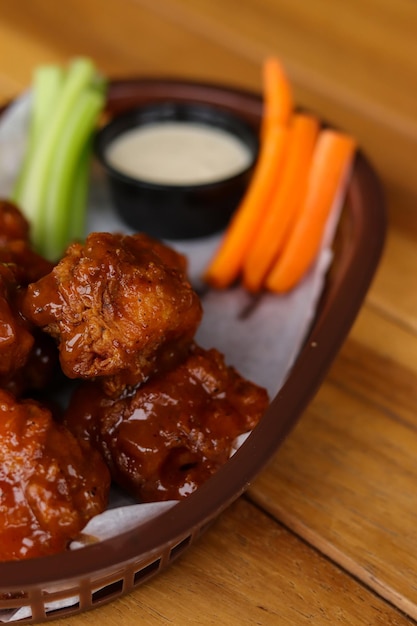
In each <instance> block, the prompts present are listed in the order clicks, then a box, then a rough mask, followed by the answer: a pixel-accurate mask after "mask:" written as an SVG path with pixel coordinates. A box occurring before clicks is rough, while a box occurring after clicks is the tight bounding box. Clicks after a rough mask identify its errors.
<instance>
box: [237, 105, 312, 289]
mask: <svg viewBox="0 0 417 626" xmlns="http://www.w3.org/2000/svg"><path fill="white" fill-rule="evenodd" d="M318 131H319V123H318V120H317V118H315V117H314V116H312V115H303V114H295V115H294V116H293V118H292V120H291V126H290V131H289V137H288V150H287V154H286V158H285V164H284V166H283V170H282V176H281V180H280V184H279V186H278V187H277V188H276V190H275V193H274V195H273V196H272V198H271V201H270V203H269V206H268V210H267V212H266V215H265V216H264V218H263V222H262V225H261V227H260V229H259V231H258V233H257V235H256V239H255V240H254V242H253V244H252V246H251V248H250V250H249V252H248V255H247V257H246V259H245V262H244V266H243V283H244V286H245V287H246V289H248V290H249V291H252V292H256V291H259V290H260V289H261V287H262V285H263V282H264V279H265V277H266V275H267V274H268V271H269V270H270V269H271V267H272V265H273V263H274V261H275V260H276V258H277V256H278V254H279V253H280V252H281V250H282V248H283V246H284V242H285V240H286V238H287V237H288V235H289V233H290V231H291V228H292V226H293V224H294V223H295V220H296V219H297V215H298V213H299V210H300V206H301V205H302V202H303V199H304V195H305V192H306V189H307V181H308V172H309V169H310V164H311V160H312V157H313V151H314V145H315V143H316V140H317V136H318Z"/></svg>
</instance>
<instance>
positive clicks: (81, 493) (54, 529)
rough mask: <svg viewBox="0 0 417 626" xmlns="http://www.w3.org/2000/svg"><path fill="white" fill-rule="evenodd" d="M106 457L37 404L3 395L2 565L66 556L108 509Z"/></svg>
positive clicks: (0, 436)
mask: <svg viewBox="0 0 417 626" xmlns="http://www.w3.org/2000/svg"><path fill="white" fill-rule="evenodd" d="M109 484H110V479H109V474H108V470H107V467H106V466H105V464H104V463H103V460H102V459H101V457H100V455H99V454H98V453H97V452H96V451H95V450H93V449H91V448H90V446H88V444H87V442H85V441H82V442H79V441H77V440H76V439H75V437H74V435H72V434H71V433H70V432H69V431H68V430H67V428H66V427H65V426H63V425H62V424H56V423H55V422H54V421H53V419H52V416H51V413H50V412H49V411H48V410H47V409H46V408H44V407H42V406H40V405H39V404H37V403H36V402H34V401H30V400H26V401H23V402H17V401H16V400H15V399H14V397H13V396H12V395H11V394H9V393H8V392H6V391H4V390H0V560H2V561H7V560H16V559H26V558H31V557H35V556H43V555H47V554H52V553H55V552H59V551H62V550H64V549H65V548H66V547H67V544H68V542H69V541H70V540H71V539H73V538H74V537H76V535H77V534H78V533H79V531H80V530H81V529H82V528H83V527H84V526H85V524H86V523H87V522H88V520H89V519H90V518H91V517H93V516H94V515H96V514H98V513H101V512H102V511H103V510H104V509H105V507H106V506H107V498H108V492H109Z"/></svg>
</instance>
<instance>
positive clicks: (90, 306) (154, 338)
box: [23, 233, 201, 394]
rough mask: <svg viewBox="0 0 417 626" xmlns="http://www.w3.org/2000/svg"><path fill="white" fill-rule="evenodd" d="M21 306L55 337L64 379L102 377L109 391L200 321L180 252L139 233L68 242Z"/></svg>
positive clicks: (148, 369)
mask: <svg viewBox="0 0 417 626" xmlns="http://www.w3.org/2000/svg"><path fill="white" fill-rule="evenodd" d="M23 309H24V313H25V315H26V316H27V317H28V319H30V320H31V321H32V322H33V323H35V324H37V325H38V326H40V327H42V328H43V329H44V330H45V331H46V332H48V333H49V334H50V335H52V336H53V337H54V338H55V339H56V340H57V341H58V344H59V352H60V361H61V366H62V369H63V371H64V373H65V374H66V375H67V376H68V377H69V378H84V379H91V378H96V377H100V378H104V379H105V382H104V385H105V388H106V391H107V393H109V394H117V393H119V392H120V391H121V390H122V389H123V388H125V387H126V386H136V385H137V384H139V383H141V382H143V381H144V380H146V379H147V377H148V376H149V375H151V374H154V373H155V372H156V371H163V370H165V369H167V368H169V367H170V366H171V364H172V363H175V362H177V361H178V360H179V359H180V358H182V356H183V355H184V353H185V351H186V350H187V348H188V346H189V344H190V342H191V340H192V338H193V336H194V334H195V331H196V329H197V326H198V324H199V322H200V319H201V305H200V301H199V299H198V297H197V295H196V294H195V293H194V291H193V290H192V289H191V286H190V284H189V282H188V280H187V277H186V265H185V259H184V257H183V256H182V255H180V254H177V253H176V252H174V251H173V250H171V249H170V248H168V247H166V246H164V245H163V244H162V243H159V242H157V241H155V240H153V239H151V238H149V237H148V236H146V235H144V234H137V235H132V236H126V235H120V234H110V233H92V234H90V235H89V236H88V238H87V240H86V243H85V245H81V244H73V245H72V246H70V247H69V249H68V250H67V254H66V255H65V256H64V258H63V259H62V260H61V261H60V262H59V263H58V264H57V266H56V267H55V268H54V269H53V270H52V272H51V273H50V274H48V275H47V276H45V277H43V278H41V279H40V280H39V281H37V282H36V283H34V284H32V285H30V286H29V288H28V291H27V294H26V296H25V300H24V307H23Z"/></svg>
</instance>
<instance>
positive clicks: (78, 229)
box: [67, 135, 93, 242]
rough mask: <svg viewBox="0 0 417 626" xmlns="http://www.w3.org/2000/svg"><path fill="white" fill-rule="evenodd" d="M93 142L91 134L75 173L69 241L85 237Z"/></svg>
mask: <svg viewBox="0 0 417 626" xmlns="http://www.w3.org/2000/svg"><path fill="white" fill-rule="evenodd" d="M92 143H93V142H92V135H91V137H90V138H89V139H88V140H87V141H86V143H85V145H84V147H83V149H82V151H81V154H80V156H79V159H78V164H77V168H76V171H75V174H74V179H73V184H72V190H71V207H70V210H69V222H68V237H67V238H68V242H71V241H82V240H83V239H84V237H85V223H86V207H87V201H88V188H89V180H90V162H91V154H92Z"/></svg>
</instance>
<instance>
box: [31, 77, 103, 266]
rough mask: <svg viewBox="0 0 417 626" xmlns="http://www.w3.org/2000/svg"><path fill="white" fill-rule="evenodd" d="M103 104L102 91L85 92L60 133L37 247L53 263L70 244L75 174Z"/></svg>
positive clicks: (80, 96)
mask: <svg viewBox="0 0 417 626" xmlns="http://www.w3.org/2000/svg"><path fill="white" fill-rule="evenodd" d="M103 104H104V96H103V94H101V93H99V92H98V91H96V90H91V89H90V90H85V91H84V92H82V93H81V94H80V95H79V97H78V100H77V102H76V103H75V104H74V106H73V107H72V110H71V112H70V114H69V116H68V117H67V118H66V124H65V126H64V127H63V128H62V131H61V133H60V138H59V145H57V146H56V150H55V152H54V159H53V163H52V164H51V168H50V170H49V185H48V189H47V193H46V198H45V205H44V212H43V221H42V223H41V224H40V225H39V227H38V230H37V234H38V237H39V240H38V242H37V247H38V249H39V251H40V252H41V253H42V254H44V255H45V256H46V257H47V258H49V259H51V260H56V259H57V258H58V257H59V255H60V254H61V253H62V250H63V249H64V248H65V247H66V246H67V244H68V243H69V241H68V230H69V225H70V222H71V219H70V213H71V210H72V208H73V207H72V187H73V184H74V180H75V173H76V170H77V167H78V166H79V160H80V158H81V155H82V151H83V148H84V147H85V144H86V142H88V140H89V138H90V136H91V133H92V131H93V128H94V125H95V122H96V119H97V115H98V113H99V112H100V111H101V109H102V107H103ZM78 210H79V209H78Z"/></svg>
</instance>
